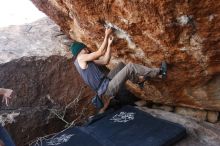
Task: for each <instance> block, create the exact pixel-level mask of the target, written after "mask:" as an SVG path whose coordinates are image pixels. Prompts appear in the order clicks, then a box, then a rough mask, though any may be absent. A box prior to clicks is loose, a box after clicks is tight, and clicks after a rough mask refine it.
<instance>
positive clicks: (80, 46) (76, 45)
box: [70, 41, 88, 57]
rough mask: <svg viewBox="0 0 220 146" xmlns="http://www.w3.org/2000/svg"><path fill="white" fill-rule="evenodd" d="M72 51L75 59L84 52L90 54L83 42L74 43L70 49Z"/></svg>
mask: <svg viewBox="0 0 220 146" xmlns="http://www.w3.org/2000/svg"><path fill="white" fill-rule="evenodd" d="M70 50H71V52H72V54H73V56H74V57H77V55H78V54H79V53H80V52H81V51H82V50H83V51H85V53H88V49H87V46H86V45H85V44H83V43H81V42H77V41H75V42H73V43H72V45H71V47H70Z"/></svg>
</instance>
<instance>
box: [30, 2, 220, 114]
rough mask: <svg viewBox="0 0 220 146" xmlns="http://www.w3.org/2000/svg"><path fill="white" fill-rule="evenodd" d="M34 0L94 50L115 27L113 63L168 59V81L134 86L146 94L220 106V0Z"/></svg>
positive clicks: (166, 100) (158, 99) (157, 62)
mask: <svg viewBox="0 0 220 146" xmlns="http://www.w3.org/2000/svg"><path fill="white" fill-rule="evenodd" d="M32 2H33V3H34V4H35V5H36V6H37V7H38V8H39V9H40V10H41V11H43V12H44V13H46V14H47V15H48V16H49V17H50V18H51V19H53V20H54V21H55V22H56V23H57V24H58V25H59V26H60V27H61V28H62V30H64V32H66V34H68V35H69V36H70V37H71V38H73V39H76V40H79V41H83V42H85V43H86V44H87V45H88V46H89V47H91V50H96V48H97V47H98V46H99V45H100V44H101V42H102V39H103V32H104V25H109V26H112V27H114V28H115V29H116V31H115V36H116V38H117V39H116V43H115V45H114V49H113V57H112V61H111V64H110V67H112V66H114V65H115V64H116V63H117V62H118V61H120V60H122V61H124V62H126V63H127V62H129V61H131V62H134V63H140V64H143V65H146V66H150V67H158V66H159V65H160V62H161V61H162V60H166V61H167V62H168V69H169V71H168V79H167V80H166V81H163V82H160V81H150V84H149V85H145V88H144V89H143V90H141V91H138V90H137V89H135V90H134V91H133V92H136V94H137V95H139V96H141V97H142V98H143V99H145V100H152V101H154V102H158V103H164V104H168V105H178V106H187V107H193V108H200V109H209V110H215V111H220V86H219V85H220V75H219V73H220V63H219V62H220V51H219V47H220V43H219V42H220V40H219V38H220V9H219V7H220V1H219V0H193V1H187V0H186V1H174V0H172V1H165V0H148V1H144V0H141V1H137V0H134V1H121V0H110V1H100V0H93V1H90V0H47V1H45V0H32Z"/></svg>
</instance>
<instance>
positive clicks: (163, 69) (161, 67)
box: [159, 61, 167, 79]
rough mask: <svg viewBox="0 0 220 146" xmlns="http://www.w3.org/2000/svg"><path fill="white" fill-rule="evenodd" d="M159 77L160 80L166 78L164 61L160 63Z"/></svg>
mask: <svg viewBox="0 0 220 146" xmlns="http://www.w3.org/2000/svg"><path fill="white" fill-rule="evenodd" d="M159 76H161V78H162V79H166V78H167V64H166V62H165V61H162V63H161V66H160V72H159Z"/></svg>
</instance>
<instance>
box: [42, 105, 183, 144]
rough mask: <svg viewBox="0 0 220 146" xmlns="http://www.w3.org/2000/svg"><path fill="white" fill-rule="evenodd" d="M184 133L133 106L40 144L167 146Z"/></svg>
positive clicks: (180, 137) (176, 125)
mask: <svg viewBox="0 0 220 146" xmlns="http://www.w3.org/2000/svg"><path fill="white" fill-rule="evenodd" d="M185 136H186V129H185V128H184V127H182V126H181V125H179V124H176V123H172V122H169V121H166V120H163V119H159V118H155V117H153V116H151V115H150V114H147V113H145V112H143V111H141V110H139V109H136V108H134V107H132V106H125V107H122V108H121V109H119V110H117V111H113V112H108V113H105V114H103V115H99V116H96V117H94V119H93V120H92V121H90V122H89V123H88V124H87V125H84V126H82V127H75V128H69V129H67V130H65V131H63V132H61V133H59V134H58V135H56V136H55V137H53V138H50V139H47V140H44V141H43V143H42V145H43V146H51V145H57V146H170V145H172V144H174V143H176V142H177V141H179V140H181V139H182V138H184V137H185Z"/></svg>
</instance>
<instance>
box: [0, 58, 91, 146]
mask: <svg viewBox="0 0 220 146" xmlns="http://www.w3.org/2000/svg"><path fill="white" fill-rule="evenodd" d="M0 87H5V88H11V89H13V90H14V91H15V93H16V95H17V97H16V98H14V99H13V100H12V103H11V104H10V106H9V107H8V108H7V107H4V106H3V107H1V112H0V114H3V113H11V112H16V113H20V115H19V116H18V117H16V118H15V120H16V122H15V123H13V124H8V125H6V128H7V129H8V131H9V133H10V134H11V136H12V138H13V139H14V141H15V143H16V145H17V146H24V145H27V144H28V142H30V141H31V140H33V139H35V138H36V137H40V136H44V135H47V134H51V133H54V132H57V131H60V130H61V129H63V128H64V126H65V125H66V123H64V122H62V120H60V119H58V118H57V117H56V116H55V114H54V112H56V113H58V114H61V115H64V119H65V120H66V121H67V122H69V123H70V122H71V121H74V120H75V123H77V124H78V123H80V122H84V121H85V120H86V119H87V118H88V117H89V116H90V115H92V114H94V108H93V107H92V106H91V104H90V98H91V96H92V95H93V92H92V91H91V90H90V89H89V88H88V87H87V86H85V84H83V82H82V80H81V78H80V77H79V76H78V73H77V71H76V70H75V68H74V66H73V64H72V59H69V60H68V59H67V58H66V57H61V56H51V57H48V58H47V57H24V58H21V59H19V60H13V61H11V62H8V63H5V64H0ZM79 95H80V96H79ZM70 103H71V104H70ZM66 105H69V106H68V108H66V113H65V114H63V113H64V111H65V106H66ZM53 111H54V112H53ZM54 125H55V126H54Z"/></svg>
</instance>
